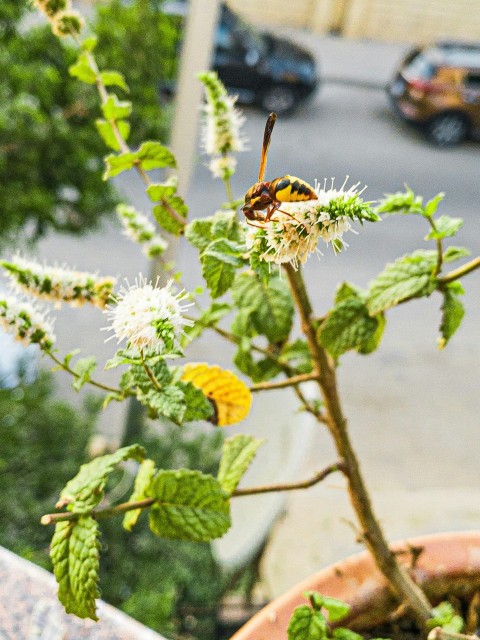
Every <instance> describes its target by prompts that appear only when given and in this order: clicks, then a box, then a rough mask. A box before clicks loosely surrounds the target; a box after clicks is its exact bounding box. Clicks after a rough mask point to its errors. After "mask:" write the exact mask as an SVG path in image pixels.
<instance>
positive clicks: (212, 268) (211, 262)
mask: <svg viewBox="0 0 480 640" xmlns="http://www.w3.org/2000/svg"><path fill="white" fill-rule="evenodd" d="M201 260H202V276H203V278H204V279H205V283H206V285H207V287H208V289H209V290H210V295H211V296H212V298H219V297H220V296H222V295H223V294H224V293H226V292H227V291H228V290H229V289H230V287H231V286H232V284H233V281H234V280H235V273H236V269H237V267H236V266H234V265H232V264H230V263H228V262H225V261H224V260H219V259H218V258H216V257H214V256H210V255H202V258H201ZM237 260H238V259H237ZM239 262H241V261H239ZM239 266H241V265H239Z"/></svg>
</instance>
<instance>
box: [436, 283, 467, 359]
mask: <svg viewBox="0 0 480 640" xmlns="http://www.w3.org/2000/svg"><path fill="white" fill-rule="evenodd" d="M452 284H455V285H456V284H459V283H452ZM457 291H458V289H457V287H453V288H452V287H451V286H449V285H447V286H446V287H445V288H444V289H443V291H442V293H443V304H442V321H441V323H440V338H439V339H438V346H439V347H440V349H443V348H444V347H445V346H446V345H447V343H448V341H449V340H450V338H451V337H452V336H453V334H454V333H455V331H456V330H457V329H458V327H459V326H460V324H461V322H462V319H463V316H464V315H465V307H464V306H463V304H462V302H461V301H460V299H459V297H458V295H457ZM462 293H463V291H462Z"/></svg>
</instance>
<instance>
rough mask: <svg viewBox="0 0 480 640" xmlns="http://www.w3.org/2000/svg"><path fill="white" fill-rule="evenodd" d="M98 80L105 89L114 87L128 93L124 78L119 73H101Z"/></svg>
mask: <svg viewBox="0 0 480 640" xmlns="http://www.w3.org/2000/svg"><path fill="white" fill-rule="evenodd" d="M100 78H101V79H102V82H103V84H104V85H105V86H106V87H110V86H114V87H120V88H121V89H123V90H124V91H128V90H129V89H128V85H127V83H126V81H125V76H124V75H123V73H120V72H119V71H102V72H101V73H100Z"/></svg>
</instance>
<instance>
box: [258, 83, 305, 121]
mask: <svg viewBox="0 0 480 640" xmlns="http://www.w3.org/2000/svg"><path fill="white" fill-rule="evenodd" d="M298 101H299V96H298V92H297V90H296V89H295V87H292V86H290V85H288V84H272V85H271V86H270V87H267V88H266V89H264V90H263V91H262V93H261V94H260V99H259V104H260V106H261V108H262V109H263V110H264V111H266V112H267V113H271V112H272V111H275V113H277V114H278V115H285V114H288V113H291V112H292V111H294V109H295V108H296V107H297V105H298Z"/></svg>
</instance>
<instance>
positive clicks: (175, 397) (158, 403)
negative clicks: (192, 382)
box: [137, 384, 187, 425]
mask: <svg viewBox="0 0 480 640" xmlns="http://www.w3.org/2000/svg"><path fill="white" fill-rule="evenodd" d="M137 399H138V400H139V401H140V402H141V403H142V404H144V405H146V406H148V407H149V408H150V409H151V410H152V412H151V417H156V415H157V414H160V415H162V416H164V417H165V418H168V419H169V420H171V421H172V422H174V423H175V424H178V425H181V424H182V423H183V421H184V418H185V413H186V411H187V405H186V402H185V394H184V392H183V390H182V389H181V388H180V387H179V386H178V385H176V384H164V385H162V388H161V390H159V389H155V388H152V387H149V388H148V389H147V391H143V390H137Z"/></svg>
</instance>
